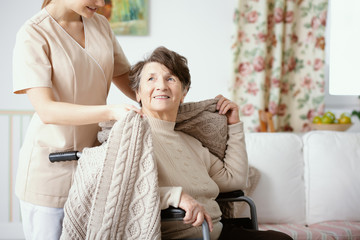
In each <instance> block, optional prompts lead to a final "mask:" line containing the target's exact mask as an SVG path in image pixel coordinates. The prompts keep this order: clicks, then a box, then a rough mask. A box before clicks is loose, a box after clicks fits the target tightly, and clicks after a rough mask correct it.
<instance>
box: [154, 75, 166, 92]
mask: <svg viewBox="0 0 360 240" xmlns="http://www.w3.org/2000/svg"><path fill="white" fill-rule="evenodd" d="M156 88H157V89H159V90H164V89H167V81H166V79H164V78H159V79H158V81H156Z"/></svg>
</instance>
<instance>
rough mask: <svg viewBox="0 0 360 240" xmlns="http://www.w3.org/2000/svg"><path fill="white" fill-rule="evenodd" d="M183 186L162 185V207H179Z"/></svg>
mask: <svg viewBox="0 0 360 240" xmlns="http://www.w3.org/2000/svg"><path fill="white" fill-rule="evenodd" d="M181 193H182V187H160V207H161V209H166V208H168V207H169V206H173V207H176V208H177V207H179V202H180V197H181Z"/></svg>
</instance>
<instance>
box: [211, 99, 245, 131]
mask: <svg viewBox="0 0 360 240" xmlns="http://www.w3.org/2000/svg"><path fill="white" fill-rule="evenodd" d="M215 98H216V99H219V101H218V103H217V105H216V110H218V111H219V114H224V115H225V116H226V117H227V123H228V124H229V125H231V124H235V123H238V122H240V117H239V106H238V105H237V104H236V103H234V102H232V101H230V100H229V99H227V98H225V97H224V96H223V95H217V96H216V97H215Z"/></svg>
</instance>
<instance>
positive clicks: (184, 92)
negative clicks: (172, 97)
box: [180, 89, 188, 103]
mask: <svg viewBox="0 0 360 240" xmlns="http://www.w3.org/2000/svg"><path fill="white" fill-rule="evenodd" d="M187 92H188V90H187V89H184V91H183V95H182V98H181V100H180V103H183V102H184V98H185V97H186V94H187Z"/></svg>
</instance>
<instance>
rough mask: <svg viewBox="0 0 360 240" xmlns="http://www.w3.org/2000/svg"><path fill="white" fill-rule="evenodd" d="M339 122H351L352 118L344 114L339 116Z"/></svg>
mask: <svg viewBox="0 0 360 240" xmlns="http://www.w3.org/2000/svg"><path fill="white" fill-rule="evenodd" d="M339 123H341V124H349V123H351V118H350V117H348V116H342V117H340V118H339Z"/></svg>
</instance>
